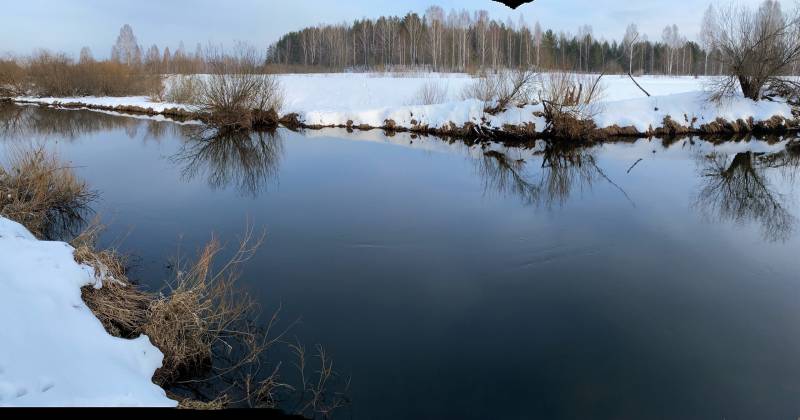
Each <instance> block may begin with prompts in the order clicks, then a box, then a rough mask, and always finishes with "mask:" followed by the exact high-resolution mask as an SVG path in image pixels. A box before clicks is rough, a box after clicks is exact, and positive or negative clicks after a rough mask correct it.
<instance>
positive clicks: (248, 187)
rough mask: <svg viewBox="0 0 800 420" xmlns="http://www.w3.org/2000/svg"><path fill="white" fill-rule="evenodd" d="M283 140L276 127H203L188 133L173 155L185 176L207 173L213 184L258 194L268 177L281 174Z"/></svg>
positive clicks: (252, 194) (186, 177) (245, 192)
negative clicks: (251, 129) (211, 128)
mask: <svg viewBox="0 0 800 420" xmlns="http://www.w3.org/2000/svg"><path fill="white" fill-rule="evenodd" d="M282 156H283V140H282V139H281V137H280V134H279V133H278V132H277V131H271V132H266V131H258V132H255V131H253V132H248V131H241V130H236V131H230V130H223V131H217V130H208V129H202V130H199V131H197V132H195V133H192V134H191V135H189V136H188V137H187V139H186V141H185V143H184V144H183V145H182V146H181V149H180V151H179V152H178V153H177V154H176V155H174V156H173V157H172V158H171V159H172V161H173V162H175V163H176V164H178V165H181V166H182V175H183V177H184V179H186V180H192V179H195V178H196V177H198V176H199V177H204V178H206V179H207V180H208V184H209V185H210V186H211V187H212V188H215V189H217V188H227V187H228V186H234V187H235V188H236V189H237V190H238V191H239V192H240V193H241V194H244V195H250V196H253V197H255V196H257V195H258V194H259V193H260V192H261V191H262V189H263V188H264V185H265V184H266V182H267V181H270V180H276V179H277V178H278V168H279V166H280V161H281V158H282Z"/></svg>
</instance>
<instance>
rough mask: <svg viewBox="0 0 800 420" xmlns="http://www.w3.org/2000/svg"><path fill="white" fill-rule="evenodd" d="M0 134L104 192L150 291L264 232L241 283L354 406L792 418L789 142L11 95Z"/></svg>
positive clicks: (799, 162)
mask: <svg viewBox="0 0 800 420" xmlns="http://www.w3.org/2000/svg"><path fill="white" fill-rule="evenodd" d="M0 128H1V129H2V133H0V155H3V154H4V153H5V152H6V150H7V149H8V148H12V147H13V146H15V145H16V144H18V143H22V142H24V141H26V139H32V140H33V141H35V142H45V144H46V145H47V146H48V147H52V148H53V149H56V150H57V151H58V152H59V154H60V155H61V156H62V157H64V158H65V159H66V160H67V161H69V162H70V164H71V165H73V166H75V167H76V171H77V172H78V174H79V175H80V176H82V177H83V178H84V179H86V181H87V182H88V183H89V185H91V186H92V187H93V188H96V189H97V190H98V192H99V193H100V196H101V200H99V201H98V203H97V205H98V209H97V210H98V213H99V214H100V215H101V216H102V217H103V218H104V220H103V221H104V222H106V224H108V225H109V231H108V236H107V237H106V240H107V242H112V241H114V240H116V239H119V238H121V237H124V238H125V240H124V241H123V242H122V245H121V249H120V251H121V252H125V253H132V254H135V255H137V256H139V257H140V258H139V261H140V263H139V265H138V266H137V268H136V277H137V279H139V280H141V281H142V282H144V283H147V282H153V283H154V284H155V286H156V287H158V286H160V285H161V283H160V280H161V279H162V278H163V276H164V265H165V264H166V263H167V258H168V257H169V256H171V255H174V253H175V251H176V246H180V248H181V249H183V250H186V249H194V248H197V247H199V246H201V245H202V244H203V243H205V241H206V240H207V239H208V235H209V234H210V233H211V232H212V231H213V232H214V233H215V234H217V235H218V236H219V238H220V239H221V241H223V242H224V241H226V240H228V241H229V242H230V243H235V241H236V237H237V235H238V234H240V233H241V229H242V226H243V224H244V223H245V220H246V219H248V217H252V220H253V222H254V224H255V225H256V226H255V227H256V228H261V227H265V228H266V229H267V238H266V241H265V243H264V246H263V248H262V249H261V251H260V252H259V253H258V255H256V256H255V257H254V258H252V259H251V260H250V261H248V264H247V265H246V266H245V267H244V268H243V270H244V272H243V273H242V280H243V285H245V286H246V287H248V289H249V290H251V291H252V292H253V295H254V297H256V298H257V299H258V301H259V303H260V304H261V305H262V306H263V307H265V308H275V307H277V306H279V305H282V307H283V311H284V312H283V313H284V314H285V316H286V319H288V320H294V319H298V318H301V319H302V323H300V324H298V326H297V328H296V330H294V331H293V334H295V335H297V337H298V339H299V340H300V341H302V342H305V343H322V344H324V345H325V346H326V351H329V352H330V354H331V355H332V356H333V359H334V360H335V361H336V366H335V369H336V370H337V371H339V372H343V373H347V374H350V376H351V377H352V382H351V388H350V390H351V392H350V394H349V396H350V397H351V399H352V401H353V406H352V413H351V412H348V413H347V416H346V417H349V415H350V414H352V417H353V418H358V419H360V418H397V419H406V418H452V417H456V418H531V417H533V418H650V417H654V416H656V417H663V418H796V417H797V415H798V413H800V400H799V399H798V398H797V395H798V390H800V358H798V357H797V354H800V332H799V331H800V330H798V325H800V303H798V299H797V296H800V282H798V281H797V280H798V276H797V272H798V270H800V260H798V259H797V255H796V249H797V248H798V246H800V235H798V229H796V224H797V222H796V217H797V216H798V203H797V202H796V200H794V197H795V195H796V194H795V189H796V186H797V183H796V182H795V179H796V175H797V173H798V167H799V166H800V154H798V153H797V152H796V148H795V147H793V146H792V145H793V143H791V142H789V141H788V139H771V140H770V141H760V140H756V139H751V140H743V141H732V142H708V141H704V140H701V139H698V138H694V139H682V140H678V141H666V142H662V141H661V140H657V139H656V140H648V139H641V140H637V141H631V142H625V143H610V144H604V145H600V146H597V147H592V148H565V147H562V148H555V147H552V146H548V145H546V144H545V143H541V142H540V143H539V144H537V145H536V147H532V148H517V147H511V146H505V145H500V144H486V145H484V146H485V148H482V147H481V145H467V144H464V143H461V142H446V141H441V140H439V139H436V138H434V137H418V138H411V137H410V136H409V135H407V134H404V133H398V134H396V135H395V136H393V137H387V136H385V135H383V134H382V133H381V132H379V131H370V132H359V131H356V132H354V133H346V132H345V131H344V130H341V131H337V130H326V131H308V132H304V133H294V132H290V131H286V130H279V131H277V132H276V133H274V134H270V133H252V134H250V135H241V134H238V135H219V136H212V137H208V136H206V135H204V134H203V133H198V132H197V127H192V126H184V125H178V124H172V123H168V122H158V121H152V120H142V119H134V118H124V117H120V116H114V115H107V114H102V113H94V112H88V111H63V110H51V109H42V108H39V107H22V108H20V107H7V108H5V107H4V108H0ZM412 141H413V143H412ZM5 146H8V147H5ZM0 157H2V156H0ZM278 180H280V182H278ZM634 203H635V205H634ZM709 222H712V223H709ZM178 238H181V239H178ZM147 284H151V283H147ZM654 413H655V414H654Z"/></svg>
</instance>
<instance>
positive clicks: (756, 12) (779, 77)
mask: <svg viewBox="0 0 800 420" xmlns="http://www.w3.org/2000/svg"><path fill="white" fill-rule="evenodd" d="M709 26H710V28H708V29H707V30H708V32H709V34H710V40H711V44H712V46H713V47H714V48H715V49H716V50H718V51H719V60H720V61H721V64H722V66H723V68H724V69H725V71H726V74H725V75H724V76H722V77H720V78H717V79H716V80H715V81H714V82H712V84H711V85H710V88H711V91H712V95H711V99H712V100H715V101H719V100H721V99H723V98H726V97H730V96H732V95H733V94H735V93H736V92H739V91H740V92H741V93H742V94H743V95H744V96H745V97H747V98H750V99H753V100H759V99H763V98H764V97H771V96H783V97H789V98H793V99H794V100H797V95H798V92H799V91H800V85H799V84H798V83H796V82H793V81H791V80H790V79H788V78H786V76H789V75H791V74H792V70H793V67H794V66H796V65H797V63H798V61H800V8H798V7H797V6H795V8H794V9H793V10H791V11H789V12H783V11H782V10H781V5H780V3H779V2H777V1H774V0H766V1H764V2H763V3H762V4H761V6H760V7H759V8H758V9H752V8H750V7H747V6H743V5H736V4H730V5H728V7H727V8H722V9H721V11H720V12H719V13H718V14H716V15H713V16H711V18H710V22H709Z"/></svg>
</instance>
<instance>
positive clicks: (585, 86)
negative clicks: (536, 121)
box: [538, 72, 604, 139]
mask: <svg viewBox="0 0 800 420" xmlns="http://www.w3.org/2000/svg"><path fill="white" fill-rule="evenodd" d="M601 78H602V75H600V76H597V77H593V76H589V75H579V74H576V73H569V72H556V73H547V74H546V75H544V76H543V77H542V79H541V86H540V89H539V93H538V95H539V101H540V102H541V103H542V106H543V108H544V117H545V120H546V121H547V127H546V128H545V131H547V132H548V133H549V134H551V135H553V136H555V137H562V138H571V139H575V138H579V137H582V136H585V135H587V134H588V132H589V131H590V130H591V129H592V128H594V122H593V121H592V118H594V116H595V115H597V113H599V112H600V105H599V101H600V100H601V99H602V97H603V93H604V88H603V85H602V84H601V83H600V79H601Z"/></svg>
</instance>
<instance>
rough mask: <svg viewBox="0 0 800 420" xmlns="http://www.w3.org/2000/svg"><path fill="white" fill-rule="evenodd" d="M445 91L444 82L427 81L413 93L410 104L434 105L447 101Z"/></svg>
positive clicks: (446, 89) (446, 87) (446, 88)
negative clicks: (412, 99)
mask: <svg viewBox="0 0 800 420" xmlns="http://www.w3.org/2000/svg"><path fill="white" fill-rule="evenodd" d="M447 91H448V86H447V85H446V84H442V83H437V82H435V81H427V82H425V83H424V84H423V85H422V86H420V88H419V89H418V90H417V92H416V93H415V94H414V101H413V102H414V103H413V104H412V105H434V104H441V103H444V102H447V98H448V95H447Z"/></svg>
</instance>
